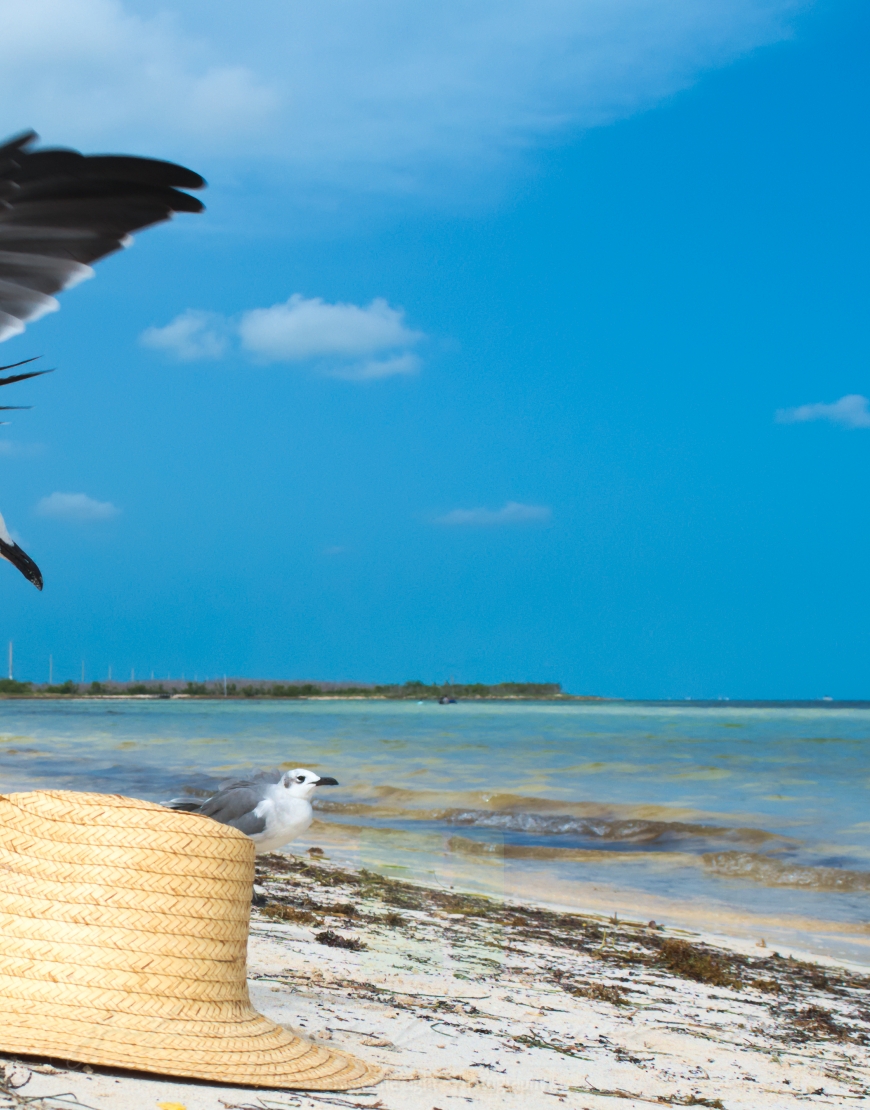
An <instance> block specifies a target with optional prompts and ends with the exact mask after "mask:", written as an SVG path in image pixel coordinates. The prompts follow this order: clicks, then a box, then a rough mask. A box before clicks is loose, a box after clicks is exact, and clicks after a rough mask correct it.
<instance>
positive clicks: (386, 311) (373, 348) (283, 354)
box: [239, 293, 423, 376]
mask: <svg viewBox="0 0 870 1110" xmlns="http://www.w3.org/2000/svg"><path fill="white" fill-rule="evenodd" d="M404 315H405V314H404V312H403V311H402V310H401V309H397V308H390V306H389V305H388V304H387V302H386V301H385V300H384V299H383V298H382V297H377V298H375V300H373V301H372V303H371V304H370V305H367V306H366V307H365V308H361V307H360V306H359V305H355V304H342V303H338V304H327V303H326V301H323V300H321V298H320V297H303V296H302V294H301V293H294V294H293V296H292V297H291V298H290V299H289V300H288V301H287V302H286V303H285V304H276V305H272V307H271V308H254V309H251V311H250V312H246V313H244V314H243V316H242V318H241V321H240V323H239V335H240V337H241V341H242V346H243V347H244V348H245V350H247V351H250V352H252V353H253V354H256V355H258V356H260V357H261V358H264V359H268V360H269V361H270V362H304V361H308V360H310V359H312V358H320V357H324V356H330V355H331V356H338V357H340V358H355V357H359V356H360V355H372V354H375V353H376V352H378V351H385V350H393V349H395V348H397V347H410V346H412V345H413V344H414V343H417V342H418V341H419V340H420V339H422V338H423V336H422V333H421V332H418V331H411V330H410V329H409V328H406V327H405V324H404ZM399 372H400V373H407V370H404V371H399ZM373 376H379V375H373Z"/></svg>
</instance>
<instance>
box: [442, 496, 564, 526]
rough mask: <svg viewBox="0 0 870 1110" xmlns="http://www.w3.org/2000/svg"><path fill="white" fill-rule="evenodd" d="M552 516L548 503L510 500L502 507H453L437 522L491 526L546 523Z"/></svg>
mask: <svg viewBox="0 0 870 1110" xmlns="http://www.w3.org/2000/svg"><path fill="white" fill-rule="evenodd" d="M551 516H552V512H551V511H550V509H549V508H548V507H547V506H546V505H523V504H521V503H520V502H519V501H508V502H507V504H505V505H503V506H502V508H500V509H453V510H451V512H449V513H445V514H444V516H439V517H437V518H436V520H435V523H436V524H449V525H466V526H471V527H479V526H484V527H491V526H498V525H502V524H545V523H547V521H549V519H550V517H551Z"/></svg>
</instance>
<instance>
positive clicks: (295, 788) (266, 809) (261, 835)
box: [167, 767, 338, 855]
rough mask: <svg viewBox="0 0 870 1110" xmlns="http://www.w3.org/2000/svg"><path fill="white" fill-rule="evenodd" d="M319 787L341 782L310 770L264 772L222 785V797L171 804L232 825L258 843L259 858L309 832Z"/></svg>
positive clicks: (213, 796)
mask: <svg viewBox="0 0 870 1110" xmlns="http://www.w3.org/2000/svg"><path fill="white" fill-rule="evenodd" d="M318 786H338V781H337V780H336V779H333V778H330V777H329V776H327V775H318V774H315V772H314V771H306V770H305V768H304V767H297V768H296V769H295V770H294V771H263V772H261V773H260V774H258V775H254V777H253V778H251V779H237V780H231V781H229V782H225V783H221V786H220V789H219V790H218V792H217V794H213V795H212V796H211V797H210V798H208V799H207V800H206V801H204V802H197V801H192V800H190V799H188V798H175V799H173V800H172V801H171V802H168V803H167V804H168V806H169V808H170V809H178V810H184V811H186V812H187V813H201V814H202V815H203V816H204V817H211V818H212V819H213V820H215V821H220V823H221V824H222V825H232V827H233V828H234V829H238V830H239V832H243V833H244V834H245V835H246V836H248V837H250V839H251V840H253V842H254V844H255V845H256V849H257V855H264V854H265V853H267V852H274V851H275V849H276V848H280V847H281V846H282V845H283V844H287V843H288V842H289V841H291V840H294V839H295V838H296V837H297V836H299V835H300V833H303V832H305V830H306V829H307V828H308V826H309V825H310V824H311V822H312V820H313V819H314V812H313V810H312V809H311V801H310V799H311V796H312V795H313V793H314V791H315V790H316V789H317V787H318Z"/></svg>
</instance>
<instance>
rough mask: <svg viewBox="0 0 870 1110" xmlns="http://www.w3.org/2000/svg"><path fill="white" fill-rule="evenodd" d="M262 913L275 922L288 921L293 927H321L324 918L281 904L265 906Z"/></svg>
mask: <svg viewBox="0 0 870 1110" xmlns="http://www.w3.org/2000/svg"><path fill="white" fill-rule="evenodd" d="M260 912H261V913H262V914H263V916H264V917H269V918H271V919H272V920H273V921H287V922H290V923H292V924H293V925H320V924H321V923H322V918H321V917H319V916H318V915H317V914H315V913H312V912H311V910H306V909H298V908H297V907H296V906H287V905H282V904H281V903H280V902H278V903H275V902H273V903H272V904H271V905H267V906H263V907H262V909H261V910H260Z"/></svg>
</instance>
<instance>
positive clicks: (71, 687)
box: [0, 678, 604, 704]
mask: <svg viewBox="0 0 870 1110" xmlns="http://www.w3.org/2000/svg"><path fill="white" fill-rule="evenodd" d="M0 698H17V699H22V698H23V699H36V700H58V699H60V700H73V699H84V700H93V699H105V698H112V699H117V698H139V699H146V700H160V699H182V698H183V699H188V698H189V699H196V700H201V699H206V700H221V701H223V700H231V699H234V700H237V701H245V700H252V699H254V700H263V699H267V700H276V701H277V700H281V701H283V700H288V699H289V700H294V701H413V702H421V701H431V702H441V703H443V704H451V703H453V702H456V701H602V700H604V699H603V698H599V697H597V696H596V695H588V694H566V693H564V692H563V690H562V687H561V686H560V685H559V683H555V682H502V683H498V684H497V685H492V686H487V685H484V684H483V683H473V684H454V683H445V684H444V685H441V686H439V685H437V684H434V683H433V684H432V685H427V684H425V683H423V682H405V683H403V684H401V685H400V684H398V683H396V684H390V685H376V684H374V683H372V684H362V683H349V682H302V681H295V682H287V681H278V680H274V679H238V678H232V679H230V678H221V679H210V680H207V681H205V682H197V681H193V682H189V681H187V680H185V679H184V678H182V679H181V680H178V679H164V680H163V681H158V680H154V679H152V680H150V681H147V682H136V681H131V682H109V681H107V682H91V683H74V682H72V681H71V680H68V681H67V682H64V683H61V684H59V685H49V684H48V683H46V684H38V683H34V682H17V681H15V680H14V679H11V678H4V679H0Z"/></svg>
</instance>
